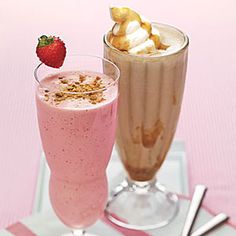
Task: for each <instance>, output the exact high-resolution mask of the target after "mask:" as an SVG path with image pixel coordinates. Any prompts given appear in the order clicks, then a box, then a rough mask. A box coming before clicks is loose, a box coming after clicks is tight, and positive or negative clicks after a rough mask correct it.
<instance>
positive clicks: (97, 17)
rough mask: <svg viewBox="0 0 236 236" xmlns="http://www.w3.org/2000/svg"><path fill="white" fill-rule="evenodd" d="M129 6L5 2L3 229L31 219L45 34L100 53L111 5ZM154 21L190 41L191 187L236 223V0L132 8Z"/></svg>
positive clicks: (187, 137) (0, 49) (182, 135)
mask: <svg viewBox="0 0 236 236" xmlns="http://www.w3.org/2000/svg"><path fill="white" fill-rule="evenodd" d="M111 3H112V4H116V3H118V4H122V3H124V4H126V5H127V1H121V0H119V1H108V0H100V1H92V0H87V1H78V0H71V1H65V0H59V1H55V0H51V1H46V0H41V1H40V4H39V3H36V2H35V1H27V0H21V1H16V0H15V1H13V0H2V1H0V35H1V43H0V80H1V83H0V107H1V115H0V228H1V227H5V226H7V225H9V224H11V223H13V222H15V221H17V220H18V219H20V218H22V217H25V216H27V215H29V214H30V212H31V210H32V204H33V199H34V193H35V181H36V178H37V170H38V163H39V157H40V151H41V150H40V142H39V135H38V131H37V123H36V114H35V104H34V99H33V97H34V90H33V74H32V72H33V69H34V67H35V66H36V64H37V63H38V60H37V58H36V57H35V54H34V50H35V45H36V41H37V40H36V39H37V37H38V36H40V35H41V34H55V35H60V36H61V38H63V39H64V41H65V42H66V45H67V48H68V52H69V53H70V52H80V53H91V54H98V55H101V54H102V35H103V33H104V32H106V31H107V30H108V29H109V28H110V27H111V24H112V22H111V21H110V18H109V13H108V5H109V4H111ZM128 4H129V6H131V7H134V8H135V9H137V10H138V11H140V12H142V13H143V15H145V16H146V17H148V18H149V19H152V20H156V21H159V22H164V23H169V24H173V25H176V26H178V27H179V28H181V29H182V30H183V31H185V32H187V34H188V35H189V37H190V54H189V68H188V78H187V83H186V91H185V96H184V102H183V109H182V114H181V118H180V122H179V127H178V131H177V134H176V138H178V139H183V140H184V141H185V142H186V148H187V156H188V165H189V177H190V189H191V190H192V189H193V187H194V185H195V184H196V183H205V184H206V185H207V186H208V187H209V192H208V194H207V198H206V201H205V204H206V205H207V206H208V208H210V209H212V210H213V211H214V212H219V211H224V212H226V213H228V214H229V215H230V216H231V220H232V222H234V223H236V205H235V199H236V171H235V169H236V158H235V156H236V129H235V121H236V95H235V91H236V80H235V75H236V66H235V52H236V43H235V42H236V31H235V23H236V14H235V12H236V1H235V0H224V1H215V0H199V1H188V0H179V1H172V0H166V1H162V2H160V1H156V0H149V1H134V0H131V1H129V2H128Z"/></svg>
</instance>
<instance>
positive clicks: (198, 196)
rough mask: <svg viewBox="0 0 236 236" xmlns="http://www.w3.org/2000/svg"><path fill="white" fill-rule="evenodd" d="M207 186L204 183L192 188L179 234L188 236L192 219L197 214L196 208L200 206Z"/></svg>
mask: <svg viewBox="0 0 236 236" xmlns="http://www.w3.org/2000/svg"><path fill="white" fill-rule="evenodd" d="M206 190H207V187H206V186H204V185H197V186H196V187H195V190H194V194H193V198H192V201H191V203H190V206H189V209H188V214H187V217H186V219H185V224H184V227H183V231H182V234H181V236H189V235H190V231H191V229H192V226H193V223H194V220H195V218H196V216H197V213H198V210H199V208H200V206H201V203H202V200H203V198H204V196H205V193H206Z"/></svg>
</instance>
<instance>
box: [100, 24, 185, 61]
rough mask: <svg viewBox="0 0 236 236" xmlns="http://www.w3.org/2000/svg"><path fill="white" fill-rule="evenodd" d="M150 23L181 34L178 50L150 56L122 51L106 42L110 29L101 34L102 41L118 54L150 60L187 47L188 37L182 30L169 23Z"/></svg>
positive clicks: (173, 53)
mask: <svg viewBox="0 0 236 236" xmlns="http://www.w3.org/2000/svg"><path fill="white" fill-rule="evenodd" d="M151 24H153V25H160V26H167V27H170V28H173V29H175V30H176V31H178V32H179V33H180V34H182V35H183V38H184V42H183V45H182V46H181V47H180V48H179V49H178V50H176V51H173V52H170V53H169V54H157V55H155V54H151V56H150V55H133V54H129V53H124V52H122V51H120V50H119V49H117V48H115V47H114V46H113V45H112V44H110V42H108V40H107V36H108V34H109V33H110V32H111V30H109V31H108V32H107V33H106V34H104V36H103V43H104V44H105V45H106V46H107V47H109V48H111V49H112V50H114V51H115V52H117V53H118V54H120V55H122V56H126V57H131V58H136V59H141V58H145V59H150V60H152V59H158V58H162V57H169V56H173V55H176V54H178V53H180V52H182V51H184V50H185V49H186V48H187V47H188V45H189V37H188V36H187V35H186V34H185V33H184V32H183V31H181V30H180V29H178V28H177V27H175V26H172V25H169V24H165V23H158V22H151Z"/></svg>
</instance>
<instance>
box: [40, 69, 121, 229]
mask: <svg viewBox="0 0 236 236" xmlns="http://www.w3.org/2000/svg"><path fill="white" fill-rule="evenodd" d="M81 78H82V79H81ZM96 80H97V81H98V84H96V83H95V82H94V81H96ZM113 82H114V80H113V79H111V78H110V77H108V76H105V75H103V74H98V73H93V72H78V71H77V72H75V71H74V72H63V73H60V74H53V75H50V76H48V77H46V78H44V79H43V80H42V81H41V83H40V85H39V86H38V87H37V92H36V103H37V112H38V121H39V128H40V134H41V139H42V145H43V149H44V151H45V155H46V158H47V161H48V164H49V167H50V169H51V177H50V199H51V203H52V206H53V208H54V210H55V212H56V214H57V216H58V217H59V218H60V219H61V221H62V222H64V223H65V224H66V225H67V226H69V227H71V228H84V227H87V226H90V225H92V224H93V223H94V222H95V221H96V220H97V219H98V218H99V217H100V216H101V215H102V213H103V210H104V208H105V204H106V201H107V196H108V189H107V178H106V167H107V164H108V161H109V159H110V156H111V152H112V147H113V144H114V139H115V128H116V111H117V86H114V85H111V86H108V85H110V84H112V83H113ZM94 83H95V87H96V86H97V87H98V88H102V89H103V91H102V92H99V93H95V95H96V96H97V97H96V96H95V98H97V99H95V98H94V96H92V95H94V94H93V93H92V92H91V93H89V94H86V96H85V97H83V94H82V95H81V96H78V94H79V93H76V92H74V91H78V90H79V89H80V86H81V84H82V86H84V88H85V89H87V87H86V86H87V85H90V84H92V85H94ZM71 84H72V85H73V84H74V85H73V86H74V87H73V86H72V85H71ZM86 84H87V85H86ZM77 85H78V86H77ZM71 86H72V87H73V88H72V89H71ZM76 86H77V87H76ZM104 87H106V88H107V89H106V90H104ZM62 89H64V90H63V91H64V92H63V96H61V95H62V94H58V92H60V91H62ZM65 91H66V92H65ZM68 91H69V92H68ZM70 91H72V93H71V92H70ZM71 94H72V96H70V95H71ZM59 95H60V96H59Z"/></svg>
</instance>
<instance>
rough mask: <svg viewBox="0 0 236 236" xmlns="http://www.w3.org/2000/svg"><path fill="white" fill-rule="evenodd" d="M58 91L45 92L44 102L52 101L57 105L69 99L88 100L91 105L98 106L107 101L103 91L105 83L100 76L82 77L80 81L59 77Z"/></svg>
mask: <svg viewBox="0 0 236 236" xmlns="http://www.w3.org/2000/svg"><path fill="white" fill-rule="evenodd" d="M56 83H57V91H56V92H49V90H47V89H45V90H44V92H45V93H44V100H45V101H47V102H48V101H50V100H51V101H52V102H54V103H55V104H56V105H58V104H60V103H61V102H62V101H65V100H67V99H87V100H88V101H89V102H90V103H91V104H97V103H100V102H102V101H104V100H105V98H104V94H103V91H98V92H95V91H97V90H102V89H104V88H105V86H104V85H103V81H102V79H101V78H100V77H99V76H96V77H95V78H94V77H91V76H84V75H80V76H79V78H78V79H76V80H75V79H65V78H64V77H62V76H60V77H58V80H56Z"/></svg>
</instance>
